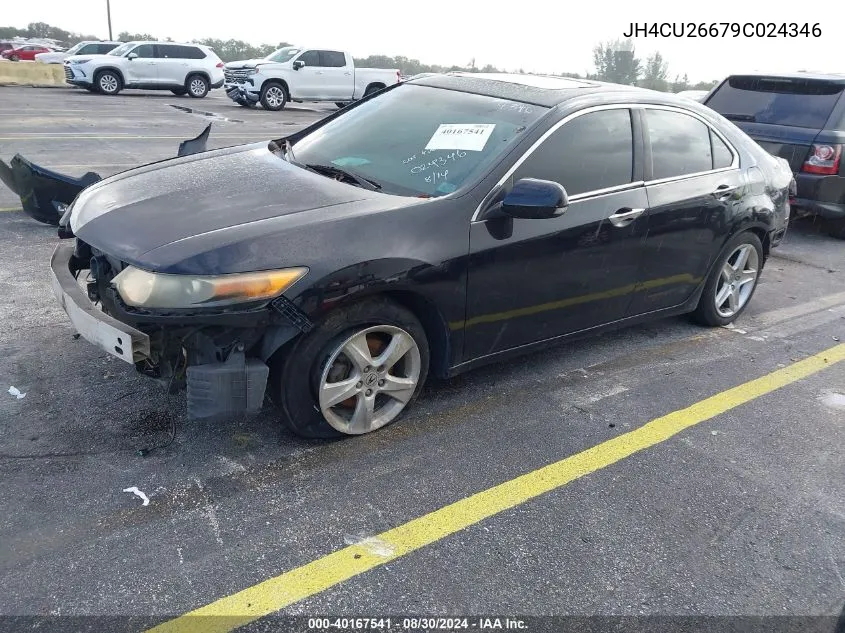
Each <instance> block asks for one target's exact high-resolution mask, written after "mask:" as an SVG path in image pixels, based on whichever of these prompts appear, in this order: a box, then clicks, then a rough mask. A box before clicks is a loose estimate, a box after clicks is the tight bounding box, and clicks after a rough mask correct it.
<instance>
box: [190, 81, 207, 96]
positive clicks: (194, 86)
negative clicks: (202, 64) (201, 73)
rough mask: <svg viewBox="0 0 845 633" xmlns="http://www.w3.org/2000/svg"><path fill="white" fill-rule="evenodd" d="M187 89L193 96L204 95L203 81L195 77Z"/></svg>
mask: <svg viewBox="0 0 845 633" xmlns="http://www.w3.org/2000/svg"><path fill="white" fill-rule="evenodd" d="M188 89H189V90H190V91H191V94H193V95H201V94H204V93H205V81H203V80H202V79H200V78H199V77H195V78H194V79H192V80H191V83H190V84H189V87H188Z"/></svg>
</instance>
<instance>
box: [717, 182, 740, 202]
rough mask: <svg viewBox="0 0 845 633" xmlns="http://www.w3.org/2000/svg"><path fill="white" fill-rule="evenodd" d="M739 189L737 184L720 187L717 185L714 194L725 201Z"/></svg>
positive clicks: (721, 200)
mask: <svg viewBox="0 0 845 633" xmlns="http://www.w3.org/2000/svg"><path fill="white" fill-rule="evenodd" d="M737 189H739V187H737V186H736V185H719V186H718V187H716V191H714V192H713V195H714V196H715V197H716V199H717V200H719V201H720V202H724V201H725V200H727V199H728V198H730V197H731V195H732V194H733V192H734V191H736V190H737Z"/></svg>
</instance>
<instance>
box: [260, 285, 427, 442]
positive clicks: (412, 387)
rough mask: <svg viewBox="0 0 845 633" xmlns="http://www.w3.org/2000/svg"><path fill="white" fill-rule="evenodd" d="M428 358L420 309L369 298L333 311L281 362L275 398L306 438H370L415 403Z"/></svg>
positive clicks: (273, 378) (273, 383) (276, 364)
mask: <svg viewBox="0 0 845 633" xmlns="http://www.w3.org/2000/svg"><path fill="white" fill-rule="evenodd" d="M428 362H429V349H428V341H427V339H426V336H425V331H424V329H423V327H422V325H421V324H420V322H419V320H417V318H416V317H415V316H414V315H413V313H411V312H410V311H408V310H407V309H405V308H403V307H402V306H399V305H397V304H395V303H393V302H392V301H389V300H386V299H369V300H367V301H362V302H361V303H358V304H355V305H352V306H350V307H348V308H346V309H342V310H338V311H337V312H335V313H334V314H331V315H329V317H328V318H327V319H326V320H325V321H324V322H323V323H322V324H321V325H320V326H319V327H318V328H317V329H315V330H313V331H312V332H310V333H309V334H307V335H305V336H303V337H302V338H300V339H298V340H297V341H296V342H295V343H294V344H293V345H292V347H291V348H290V349H288V350H285V351H284V352H282V353H281V354H280V356H279V357H278V358H276V359H274V360H273V361H272V362H271V374H270V385H269V386H270V395H271V397H272V398H273V400H274V401H275V402H276V404H277V405H278V406H279V408H280V409H281V413H282V418H283V421H284V422H285V424H286V425H287V426H288V427H289V428H290V429H291V430H292V431H293V432H294V433H297V434H298V435H301V436H304V437H313V438H332V437H343V436H346V435H362V434H365V433H370V432H372V431H375V430H377V429H380V428H382V427H384V426H387V425H388V424H391V423H393V422H395V421H396V420H397V419H398V418H399V416H400V415H401V414H402V412H403V411H405V410H406V409H407V407H408V406H410V405H411V403H413V401H414V400H415V399H416V397H417V396H418V395H419V393H420V391H421V390H422V387H423V384H424V383H425V378H426V376H427V374H428Z"/></svg>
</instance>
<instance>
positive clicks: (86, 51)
mask: <svg viewBox="0 0 845 633" xmlns="http://www.w3.org/2000/svg"><path fill="white" fill-rule="evenodd" d="M99 52H100V51H98V50H97V45H96V44H86V45H85V46H82V47H81V48H80V49H79V50H78V51H76V54H77V55H96V54H97V53H99Z"/></svg>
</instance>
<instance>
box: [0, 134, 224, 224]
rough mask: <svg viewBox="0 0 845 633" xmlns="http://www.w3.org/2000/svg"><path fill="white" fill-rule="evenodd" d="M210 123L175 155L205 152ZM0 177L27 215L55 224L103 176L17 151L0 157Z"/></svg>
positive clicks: (184, 143) (180, 146)
mask: <svg viewBox="0 0 845 633" xmlns="http://www.w3.org/2000/svg"><path fill="white" fill-rule="evenodd" d="M211 125H212V124H211V123H209V124H208V126H207V127H206V128H205V129H204V130H203V131H202V132H201V133H200V134H199V135H198V136H196V137H195V138H192V139H188V140H186V141H182V142H181V143H179V150H178V153H177V154H176V157H177V158H178V157H182V156H190V155H191V154H199V153H201V152H205V151H206V144H207V143H208V137H209V134H210V133H211ZM139 166H140V165H139ZM0 180H2V181H3V183H4V184H5V185H6V186H7V187H8V188H9V189H11V190H12V192H13V193H14V194H15V195H17V196H18V197H19V198H20V199H21V206H22V207H23V210H24V212H25V213H26V214H27V215H29V216H30V217H31V218H33V219H35V220H38V221H39V222H43V223H45V224H52V225H58V224H59V221H60V219H61V218H62V216H63V215H65V216H66V215H67V214H66V213H65V210H66V207H67V205H70V204H71V203H72V202H73V201H74V200H75V199H76V196H78V195H79V193H80V192H81V191H82V190H83V189H85V188H86V187H89V186H91V185H93V184H94V183H95V182H98V181H100V180H102V177H101V176H100V175H99V174H97V173H95V172H93V171H89V172H88V173H86V174H85V175H84V176H82V177H81V178H74V177H73V176H68V175H66V174H61V173H59V172H57V171H52V170H50V169H47V168H46V167H41V166H40V165H36V164H35V163H33V162H31V161H29V160H27V159H26V158H24V157H23V156H21V155H20V154H15V156H14V157H13V158H12V160H11V163H10V165H7V164H6V163H4V162H3V161H2V160H0Z"/></svg>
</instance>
